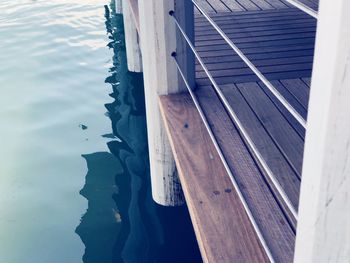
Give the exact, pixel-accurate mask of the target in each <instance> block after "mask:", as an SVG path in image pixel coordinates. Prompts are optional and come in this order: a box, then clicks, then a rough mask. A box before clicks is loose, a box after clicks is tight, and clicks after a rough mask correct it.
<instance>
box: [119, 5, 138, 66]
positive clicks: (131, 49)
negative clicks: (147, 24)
mask: <svg viewBox="0 0 350 263" xmlns="http://www.w3.org/2000/svg"><path fill="white" fill-rule="evenodd" d="M131 2H132V1H130V0H122V3H123V20H124V35H125V46H126V57H127V62H128V69H129V71H131V72H142V55H141V49H140V41H139V40H140V39H139V33H138V32H140V29H139V28H138V29H137V26H138V25H137V23H136V22H137V21H138V20H135V18H134V14H133V9H132V6H131Z"/></svg>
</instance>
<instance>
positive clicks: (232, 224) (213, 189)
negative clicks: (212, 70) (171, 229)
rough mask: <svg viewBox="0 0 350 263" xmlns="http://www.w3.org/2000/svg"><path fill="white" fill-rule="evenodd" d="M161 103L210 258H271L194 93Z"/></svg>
mask: <svg viewBox="0 0 350 263" xmlns="http://www.w3.org/2000/svg"><path fill="white" fill-rule="evenodd" d="M160 108H161V112H162V116H163V119H164V123H165V126H166V130H167V133H168V136H169V139H170V142H171V146H172V150H173V153H174V156H175V160H176V164H177V168H178V171H179V176H180V180H181V184H182V187H183V190H184V193H185V198H186V201H187V204H188V207H189V211H190V214H191V219H192V221H193V225H194V228H195V232H196V235H197V239H198V242H199V245H200V249H201V253H202V256H203V260H204V261H205V262H228V263H231V262H247V263H248V262H249V263H251V262H268V259H267V258H266V255H265V253H264V251H263V250H262V247H261V245H260V243H259V241H258V239H257V236H256V234H255V231H254V229H253V227H252V225H251V223H250V221H249V219H248V217H247V215H246V213H245V210H244V208H243V206H242V204H241V202H240V200H239V198H238V196H237V193H236V192H235V190H234V189H233V187H232V183H231V181H230V179H229V177H228V175H227V173H226V171H225V169H224V167H223V164H222V163H221V161H220V158H219V156H218V154H217V152H216V150H215V148H214V145H213V143H212V141H211V139H210V137H209V135H208V133H207V131H206V129H205V127H204V125H203V123H202V121H201V119H200V116H199V114H198V112H197V110H196V108H195V106H194V104H193V102H192V100H191V98H190V97H189V95H188V94H177V95H167V96H161V97H160Z"/></svg>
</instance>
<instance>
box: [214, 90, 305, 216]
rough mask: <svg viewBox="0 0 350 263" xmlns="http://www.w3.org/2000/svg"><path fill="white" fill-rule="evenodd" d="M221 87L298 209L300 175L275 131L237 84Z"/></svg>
mask: <svg viewBox="0 0 350 263" xmlns="http://www.w3.org/2000/svg"><path fill="white" fill-rule="evenodd" d="M244 85H251V84H244ZM208 88H210V87H208ZM221 89H222V91H223V93H224V94H225V96H226V98H227V100H228V101H229V103H230V105H231V106H232V108H233V110H234V111H235V113H236V114H237V117H238V118H239V119H240V120H241V122H242V124H243V126H244V127H245V129H246V130H247V132H248V134H249V135H250V136H251V138H252V140H253V142H254V144H255V146H256V147H257V148H258V149H260V153H261V155H262V157H263V158H264V160H265V161H266V162H267V163H268V164H269V166H270V168H271V170H272V172H273V173H274V174H275V175H276V178H277V180H278V181H279V183H280V184H281V186H282V187H283V188H284V189H285V192H286V194H287V196H288V197H289V199H290V200H291V202H292V204H293V205H294V208H295V209H296V210H298V200H299V190H300V176H299V175H297V174H296V173H295V171H294V170H293V169H292V167H291V166H290V164H289V163H288V162H287V158H286V157H285V156H283V152H284V151H283V149H281V148H280V147H279V143H278V142H276V138H275V137H274V136H273V133H271V131H270V130H269V129H268V128H267V127H266V126H265V125H264V122H263V120H262V119H261V117H260V116H259V115H258V114H257V113H256V112H255V110H254V108H252V107H251V105H250V104H249V103H248V102H247V100H246V98H245V97H244V96H243V94H242V92H241V91H240V90H239V88H237V86H236V85H226V86H222V87H221ZM264 96H266V95H264ZM277 125H285V123H278V124H277Z"/></svg>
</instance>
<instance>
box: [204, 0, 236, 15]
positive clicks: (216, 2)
mask: <svg viewBox="0 0 350 263" xmlns="http://www.w3.org/2000/svg"><path fill="white" fill-rule="evenodd" d="M207 1H208V3H209V4H210V5H211V6H212V7H213V8H214V9H215V11H216V12H217V13H223V12H231V10H230V9H228V8H227V6H226V5H224V4H223V3H222V2H221V1H220V0H207Z"/></svg>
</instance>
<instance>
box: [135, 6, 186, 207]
mask: <svg viewBox="0 0 350 263" xmlns="http://www.w3.org/2000/svg"><path fill="white" fill-rule="evenodd" d="M138 2H139V15H140V37H141V50H142V60H143V72H144V86H145V103H146V114H147V132H148V143H149V156H150V170H151V184H152V196H153V199H154V200H155V201H156V202H157V203H158V204H161V205H167V206H174V205H181V204H183V202H184V197H183V194H182V189H181V185H180V182H179V179H178V176H177V171H176V167H175V160H174V158H173V154H172V151H171V147H170V144H169V141H168V138H167V136H166V132H165V128H164V123H163V121H162V119H161V114H160V110H159V107H158V96H159V95H165V94H170V93H176V92H180V91H181V90H184V89H185V87H184V86H180V85H179V84H180V83H179V78H178V72H177V69H176V66H175V64H174V62H173V58H172V57H171V53H172V52H173V51H174V50H176V43H177V41H176V28H175V23H174V20H173V18H172V17H171V16H169V15H168V12H169V10H174V1H173V0H167V1H159V0H139V1H138Z"/></svg>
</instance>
